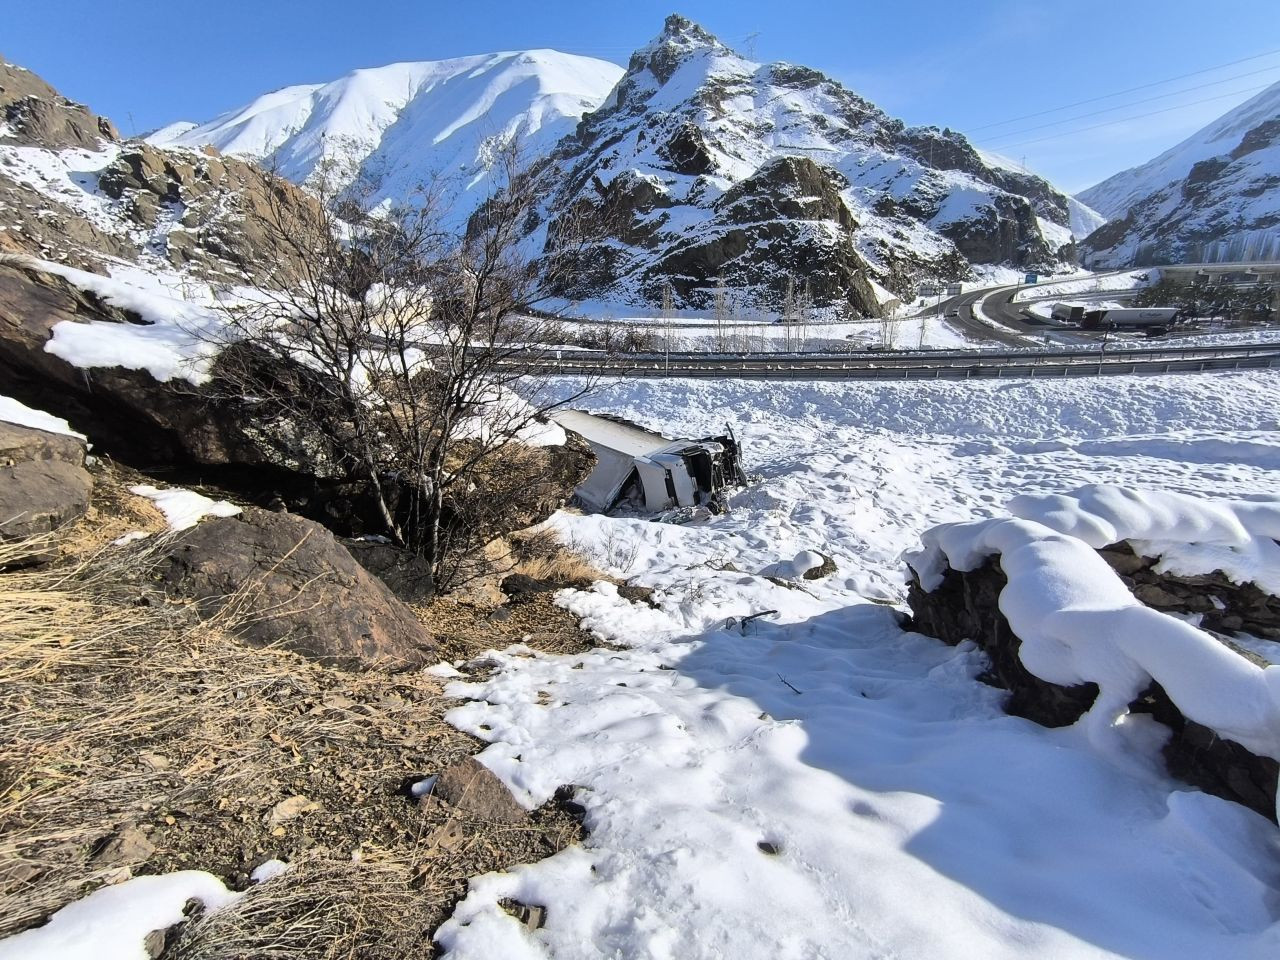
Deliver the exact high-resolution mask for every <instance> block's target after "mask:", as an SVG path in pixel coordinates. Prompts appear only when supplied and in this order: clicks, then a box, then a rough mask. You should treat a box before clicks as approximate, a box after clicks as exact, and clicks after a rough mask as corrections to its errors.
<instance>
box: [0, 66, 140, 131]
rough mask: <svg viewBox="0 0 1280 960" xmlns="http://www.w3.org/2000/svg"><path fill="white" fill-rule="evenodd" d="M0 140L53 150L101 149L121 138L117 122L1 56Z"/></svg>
mask: <svg viewBox="0 0 1280 960" xmlns="http://www.w3.org/2000/svg"><path fill="white" fill-rule="evenodd" d="M0 113H2V115H3V118H4V126H3V128H0V143H5V142H9V143H22V144H34V145H37V146H43V147H47V148H49V149H52V150H61V149H66V148H68V147H79V148H81V149H84V150H96V149H98V147H99V145H100V143H101V141H102V140H104V139H105V140H111V141H115V140H119V139H120V134H119V131H117V130H116V128H115V125H114V124H113V123H112V122H111V121H110V120H107V119H106V118H105V117H99V116H97V115H96V114H94V113H92V112H91V111H90V110H89V108H88V107H86V106H85V105H84V104H80V103H76V102H75V101H74V100H68V99H67V98H66V97H64V96H62V95H61V94H60V93H58V91H57V90H55V89H53V87H51V86H49V84H47V83H46V82H45V81H44V80H42V79H40V77H38V76H36V75H35V74H34V73H32V72H31V71H30V70H25V69H23V68H22V67H19V66H17V65H15V64H12V63H9V62H8V61H7V60H5V59H3V58H0Z"/></svg>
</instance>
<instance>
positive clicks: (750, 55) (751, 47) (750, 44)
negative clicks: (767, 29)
mask: <svg viewBox="0 0 1280 960" xmlns="http://www.w3.org/2000/svg"><path fill="white" fill-rule="evenodd" d="M759 39H760V31H759V30H753V31H751V33H748V34H747V35H746V36H745V37H743V39H742V48H743V49H744V50H746V52H747V59H748V60H755V58H756V41H757V40H759Z"/></svg>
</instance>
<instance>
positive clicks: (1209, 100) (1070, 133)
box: [999, 83, 1271, 150]
mask: <svg viewBox="0 0 1280 960" xmlns="http://www.w3.org/2000/svg"><path fill="white" fill-rule="evenodd" d="M1269 86H1271V84H1269V83H1264V84H1261V85H1259V86H1256V87H1250V88H1249V89H1247V90H1236V91H1233V92H1232V93H1223V94H1219V95H1218V96H1216V97H1205V98H1204V99H1203V100H1192V101H1191V102H1190V103H1178V104H1174V105H1173V106H1172V107H1165V108H1164V109H1162V110H1150V111H1148V112H1147V113H1139V114H1135V115H1134V116H1132V117H1121V118H1120V119H1119V120H1107V121H1105V122H1103V123H1095V124H1091V125H1090V126H1087V127H1077V128H1076V129H1075V130H1066V131H1064V132H1062V133H1054V134H1050V135H1049V136H1047V137H1036V138H1035V139H1034V140H1020V141H1018V142H1017V143H1006V144H1003V145H1001V146H1000V147H999V149H1001V150H1007V149H1009V148H1010V147H1021V146H1025V145H1026V144H1029V143H1043V142H1044V141H1046V140H1060V139H1062V138H1063V137H1070V136H1073V135H1074V134H1077V133H1084V132H1085V131H1087V130H1097V129H1099V128H1100V127H1113V126H1115V125H1116V124H1117V123H1128V122H1129V121H1130V120H1142V119H1144V118H1145V117H1154V116H1157V115H1159V114H1161V113H1171V112H1172V111H1174V110H1181V109H1183V108H1184V107H1194V106H1196V105H1197V104H1201V103H1212V102H1213V101H1214V100H1225V99H1227V98H1228V97H1238V96H1241V95H1242V94H1246V93H1257V92H1258V91H1259V90H1265V89H1267V87H1269Z"/></svg>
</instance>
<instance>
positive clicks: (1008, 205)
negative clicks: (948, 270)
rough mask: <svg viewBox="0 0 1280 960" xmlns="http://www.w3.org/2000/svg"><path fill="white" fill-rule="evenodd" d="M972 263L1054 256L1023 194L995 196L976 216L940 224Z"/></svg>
mask: <svg viewBox="0 0 1280 960" xmlns="http://www.w3.org/2000/svg"><path fill="white" fill-rule="evenodd" d="M939 232H941V233H942V235H943V236H945V237H946V238H947V239H948V240H950V241H951V242H952V243H954V244H955V245H956V249H957V250H959V251H960V253H961V254H963V255H964V256H965V257H966V258H967V259H968V260H969V261H970V262H972V263H1008V264H1013V265H1014V266H1018V267H1030V266H1038V265H1041V264H1046V263H1049V262H1051V261H1052V260H1053V251H1052V250H1051V249H1050V248H1049V244H1048V243H1047V242H1046V241H1045V239H1044V237H1043V236H1042V235H1041V233H1040V230H1039V228H1038V227H1037V226H1036V214H1035V211H1034V210H1033V209H1032V207H1031V204H1030V202H1029V201H1027V200H1026V199H1025V198H1023V197H1015V196H1010V195H1005V196H998V197H994V198H993V199H992V201H991V203H990V204H989V205H987V206H986V207H984V208H983V209H982V210H980V211H977V212H976V213H975V214H974V215H973V216H970V217H966V218H964V219H962V220H955V221H952V222H950V223H947V224H943V225H941V226H940V227H939Z"/></svg>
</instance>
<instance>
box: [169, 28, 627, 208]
mask: <svg viewBox="0 0 1280 960" xmlns="http://www.w3.org/2000/svg"><path fill="white" fill-rule="evenodd" d="M621 75H622V70H621V68H620V67H618V66H617V65H616V64H612V63H608V62H607V61H604V60H595V59H592V58H590V57H579V56H574V55H572V54H567V53H559V52H557V51H555V50H530V51H527V52H514V53H510V52H508V53H493V54H484V55H480V56H472V57H459V58H456V59H451V60H438V61H423V62H418V63H393V64H390V65H389V66H384V67H377V68H373V69H368V70H357V71H355V72H353V73H350V74H348V75H347V76H345V77H342V78H341V79H339V80H334V81H332V82H331V83H323V84H303V85H299V86H291V87H285V88H284V89H282V90H276V91H274V92H272V93H268V94H265V95H263V96H261V97H258V98H257V99H256V100H254V101H253V102H251V103H249V104H246V105H245V106H243V107H240V108H238V109H235V110H231V111H229V112H227V113H224V114H223V115H222V116H220V117H217V118H215V119H213V120H210V121H209V122H207V123H203V124H200V125H198V126H197V125H191V124H186V123H178V124H171V125H169V126H167V127H165V128H163V129H161V130H158V131H156V132H155V133H153V134H152V135H151V137H150V140H151V142H152V143H155V144H157V145H161V146H168V145H175V144H176V145H182V146H193V147H194V146H203V145H205V144H211V145H212V146H215V147H217V148H218V149H219V150H221V151H222V152H224V153H230V154H236V155H240V156H244V157H250V158H254V159H260V160H264V161H265V162H267V163H270V164H274V165H276V166H277V167H278V169H279V170H280V172H281V173H283V174H284V175H285V176H288V177H289V178H291V179H293V180H296V181H299V182H301V181H304V180H306V179H307V177H308V176H310V175H311V174H312V173H313V172H314V171H315V170H316V168H317V166H318V165H320V164H321V163H322V161H323V160H324V159H326V158H329V159H334V160H338V161H340V162H342V163H344V164H345V163H347V162H353V163H354V164H356V165H357V166H358V169H359V172H360V173H361V174H364V175H367V176H369V177H371V178H375V179H377V180H378V181H379V191H378V192H379V194H380V196H382V197H390V198H396V199H399V198H403V197H405V196H407V195H408V194H409V193H411V192H412V191H413V190H414V189H416V188H417V187H418V186H420V185H421V184H422V183H423V181H424V180H426V179H427V178H429V177H433V176H436V175H442V174H443V175H449V176H454V175H456V176H458V177H459V178H460V179H461V180H463V181H464V185H466V186H472V185H474V184H475V183H476V182H478V181H479V180H482V179H483V176H484V169H485V161H486V157H488V156H489V155H490V154H491V151H492V150H493V147H494V145H495V143H497V142H504V141H506V140H508V139H510V138H512V137H519V138H520V140H521V143H522V144H523V145H524V148H525V149H527V150H528V151H530V152H531V153H534V154H541V153H544V152H546V151H547V150H549V149H550V147H551V146H552V145H553V144H554V143H555V142H556V141H557V140H559V139H560V138H561V137H562V136H564V135H565V134H567V133H569V132H571V131H572V130H573V128H574V126H575V125H576V124H577V123H578V120H579V118H580V117H581V116H582V114H584V113H587V112H589V111H591V110H593V109H595V108H596V107H597V106H598V105H599V104H600V103H601V101H603V100H604V99H605V97H606V96H608V94H609V91H610V90H611V89H612V88H613V85H614V84H615V83H616V82H617V81H618V78H619V77H620V76H621Z"/></svg>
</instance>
